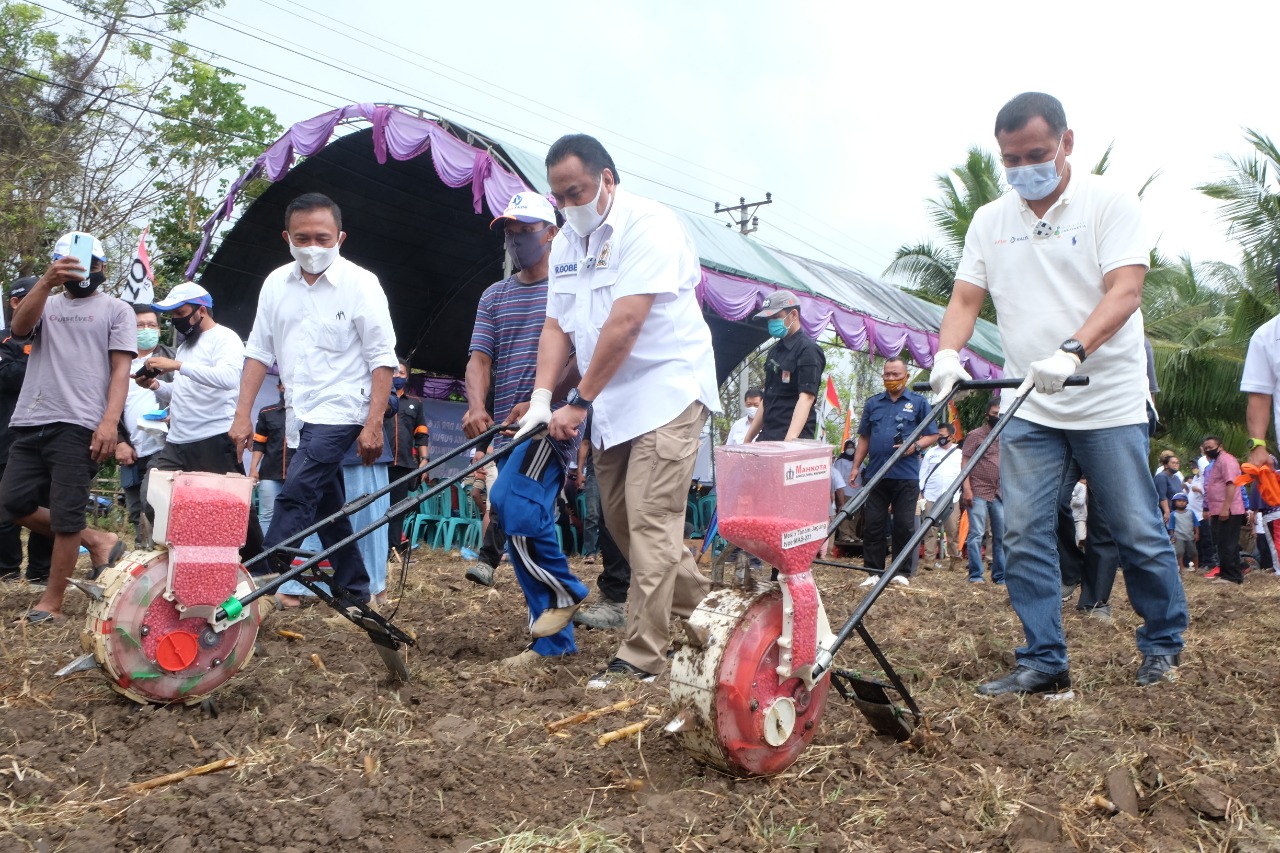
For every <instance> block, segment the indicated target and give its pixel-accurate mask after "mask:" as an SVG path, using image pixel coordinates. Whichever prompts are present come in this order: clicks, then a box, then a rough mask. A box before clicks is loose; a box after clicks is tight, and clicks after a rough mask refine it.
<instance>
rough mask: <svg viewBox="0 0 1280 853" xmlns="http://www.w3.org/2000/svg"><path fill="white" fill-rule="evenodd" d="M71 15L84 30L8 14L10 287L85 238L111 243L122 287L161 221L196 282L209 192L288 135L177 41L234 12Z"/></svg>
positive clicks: (0, 61)
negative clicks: (145, 234) (198, 239)
mask: <svg viewBox="0 0 1280 853" xmlns="http://www.w3.org/2000/svg"><path fill="white" fill-rule="evenodd" d="M71 5H72V6H74V7H75V8H76V9H77V10H78V11H79V13H80V15H81V20H80V21H79V22H78V23H72V24H68V20H67V19H65V18H60V17H59V18H56V19H46V18H45V17H44V13H43V10H42V9H41V8H39V7H37V6H34V5H31V4H26V3H20V2H0V113H2V114H3V116H2V117H0V191H3V192H4V193H5V197H6V206H5V208H4V210H3V212H2V213H0V217H3V219H0V226H2V227H0V276H3V278H4V279H5V280H11V279H12V278H14V277H15V276H16V275H19V274H28V273H32V272H38V271H40V270H42V269H43V268H44V266H45V264H47V262H48V251H49V246H50V244H51V243H52V241H53V240H54V239H55V238H56V237H57V235H58V234H59V233H61V232H63V231H66V230H70V229H72V228H76V229H80V230H84V231H90V232H92V233H94V234H95V235H97V236H98V237H99V238H100V239H102V241H103V243H104V244H105V246H106V249H107V254H108V257H109V258H110V259H111V260H112V262H113V263H112V264H111V266H110V267H109V272H114V273H115V275H116V277H117V281H116V283H115V284H116V286H117V287H118V286H119V284H120V281H121V280H122V278H123V275H124V272H125V270H126V267H127V261H128V258H129V257H130V256H131V255H132V253H133V250H134V247H135V246H136V244H137V239H138V232H139V231H140V229H141V226H142V225H143V224H144V223H146V222H147V221H150V220H155V222H156V228H155V229H153V232H159V235H158V236H159V237H160V240H159V241H158V245H157V248H158V250H159V251H158V252H156V253H155V254H156V255H157V256H158V257H159V258H160V260H161V262H162V263H163V264H164V265H165V266H162V272H164V273H165V274H166V275H168V274H169V273H170V266H171V267H172V269H181V268H185V265H186V258H189V256H190V253H191V251H192V250H193V249H194V245H193V244H192V243H191V241H190V239H189V234H190V231H191V228H190V223H191V222H192V221H199V219H200V218H201V217H202V215H207V213H208V211H209V202H208V201H207V196H208V194H209V192H210V191H211V190H213V189H216V188H217V185H218V183H219V182H220V181H223V180H225V178H226V175H228V174H230V173H232V172H233V171H235V170H238V169H240V168H243V167H244V166H246V165H247V164H248V163H249V162H251V161H252V157H253V156H255V155H256V154H257V153H258V150H260V148H261V146H262V145H264V144H266V143H267V142H270V141H271V139H273V138H274V136H275V135H277V134H278V133H279V127H278V125H277V124H276V122H275V119H274V116H272V115H271V114H270V113H269V112H267V111H266V110H263V109H261V108H257V107H249V106H247V105H246V104H245V103H244V101H243V99H242V97H241V87H240V86H239V85H238V84H236V83H234V82H231V81H229V80H227V79H226V78H227V72H225V71H223V70H220V69H215V68H213V67H212V66H209V65H207V64H206V63H204V62H203V61H202V60H200V58H199V57H196V56H194V55H192V54H191V52H190V51H189V50H187V49H186V48H185V47H182V46H181V45H180V44H179V43H177V42H176V41H173V39H172V34H173V33H176V32H178V31H180V30H181V29H182V27H183V25H184V24H185V22H186V20H187V19H188V18H189V16H190V15H192V14H196V13H198V12H200V11H202V10H204V9H207V8H212V7H217V6H219V5H221V0H188V2H179V3H174V2H169V0H106V2H79V1H77V2H72V3H71ZM69 26H70V27H75V29H68V27H69ZM168 43H172V44H174V45H175V46H174V47H172V48H170V47H163V48H162V47H157V46H156V45H159V44H168ZM171 240H172V245H169V243H170V241H171ZM184 256H185V257H184ZM109 287H110V285H109ZM162 289H163V288H162Z"/></svg>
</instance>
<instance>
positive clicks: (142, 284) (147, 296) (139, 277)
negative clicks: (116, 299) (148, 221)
mask: <svg viewBox="0 0 1280 853" xmlns="http://www.w3.org/2000/svg"><path fill="white" fill-rule="evenodd" d="M150 227H151V226H150V225H148V226H147V227H146V228H143V229H142V236H141V237H139V238H138V250H137V251H136V252H134V253H133V262H132V263H130V264H129V280H128V281H126V282H125V285H124V294H123V296H124V301H125V302H131V303H133V304H134V305H137V304H139V303H142V304H145V305H150V304H151V303H152V302H154V301H155V299H156V293H155V287H154V286H153V285H154V282H155V276H154V275H152V273H151V258H150V257H149V256H148V255H147V230H148V229H149V228H150Z"/></svg>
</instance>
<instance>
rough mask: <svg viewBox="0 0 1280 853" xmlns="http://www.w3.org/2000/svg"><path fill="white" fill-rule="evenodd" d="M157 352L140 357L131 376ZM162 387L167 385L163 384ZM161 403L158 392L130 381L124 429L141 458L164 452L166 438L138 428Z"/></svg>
mask: <svg viewBox="0 0 1280 853" xmlns="http://www.w3.org/2000/svg"><path fill="white" fill-rule="evenodd" d="M155 354H156V353H155V351H154V350H153V351H152V352H149V353H147V354H146V355H140V356H138V357H137V358H135V359H134V360H133V363H132V364H130V365H129V375H130V376H133V375H134V374H136V373H137V372H138V371H139V370H141V369H142V366H143V365H144V364H146V363H147V359H148V358H150V357H151V356H153V355H155ZM160 384H161V385H164V384H166V383H164V382H161V383H160ZM160 407H161V406H160V403H159V402H158V401H157V400H156V392H155V391H152V390H151V389H150V388H143V387H142V386H141V385H139V384H138V383H137V382H134V381H133V380H132V379H130V380H129V393H128V394H127V395H126V396H125V398H124V428H125V431H126V432H128V433H129V444H131V445H133V450H134V452H135V453H137V454H138V456H139V458H141V457H143V456H150V455H151V454H153V453H159V452H160V451H161V450H164V436H163V435H159V434H157V433H155V432H153V431H151V430H146V429H143V428H142V427H140V426H138V419H139V418H141V417H142V416H143V415H145V414H147V413H148V412H154V411H156V410H157V409H159V408H160Z"/></svg>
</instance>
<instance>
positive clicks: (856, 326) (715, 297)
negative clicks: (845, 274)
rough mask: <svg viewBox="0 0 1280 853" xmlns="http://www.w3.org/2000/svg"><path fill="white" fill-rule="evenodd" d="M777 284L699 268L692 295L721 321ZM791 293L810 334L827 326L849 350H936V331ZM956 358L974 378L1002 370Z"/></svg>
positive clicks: (919, 355)
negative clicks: (717, 315) (698, 279)
mask: <svg viewBox="0 0 1280 853" xmlns="http://www.w3.org/2000/svg"><path fill="white" fill-rule="evenodd" d="M779 289H780V288H778V287H777V286H776V285H772V284H765V283H764V282H759V281H752V280H751V279H746V278H741V277H739V276H736V275H730V274H729V273H724V272H719V271H717V270H713V269H710V268H708V267H703V268H702V281H701V282H700V283H699V284H698V288H697V295H698V302H699V304H701V305H703V306H704V307H710V308H711V310H712V311H714V312H716V313H717V314H719V315H720V316H721V317H724V318H725V319H726V320H745V319H747V318H748V317H750V316H751V315H752V314H754V313H755V312H756V311H758V310H759V308H760V305H761V304H762V303H763V302H764V300H765V297H766V296H768V295H769V294H770V293H772V292H773V291H775V290H779ZM796 298H797V299H799V300H800V322H801V325H802V327H803V328H804V330H805V332H806V333H807V334H808V335H809V336H810V337H812V338H816V337H817V336H818V334H819V333H820V332H822V331H823V330H824V329H826V328H827V326H831V327H833V328H834V329H835V332H836V335H837V336H839V338H840V340H841V341H843V342H844V344H845V346H847V347H849V348H850V349H852V350H856V351H859V352H874V353H875V354H876V355H880V356H886V357H887V356H892V355H901V354H902V352H903V350H906V352H907V353H908V354H909V355H910V358H911V360H912V361H914V362H915V363H916V364H919V365H921V366H922V367H930V366H932V365H933V354H934V353H935V352H936V351H937V349H938V334H937V333H936V332H931V331H924V330H920V329H911V328H908V327H906V326H904V325H902V324H901V323H892V322H890V321H888V320H882V319H879V318H876V317H870V316H868V315H866V314H860V313H859V312H858V311H856V310H854V309H851V308H845V307H844V306H841V305H836V304H835V303H834V302H831V301H830V300H828V299H824V298H823V297H820V296H812V295H810V294H807V293H796ZM960 361H961V362H962V363H963V364H964V365H965V367H966V368H967V369H968V370H969V373H970V374H972V375H973V377H974V378H975V379H991V378H993V377H999V376H1001V375H1002V374H1001V371H1000V368H999V367H998V366H997V365H995V364H992V363H991V362H990V361H988V360H987V359H985V358H983V357H982V356H980V355H978V354H977V353H975V352H973V351H972V350H969V349H965V350H963V351H962V352H961V353H960Z"/></svg>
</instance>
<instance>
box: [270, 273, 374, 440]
mask: <svg viewBox="0 0 1280 853" xmlns="http://www.w3.org/2000/svg"><path fill="white" fill-rule="evenodd" d="M395 346H396V333H395V330H394V329H393V328H392V326H391V314H390V312H389V310H388V309H387V296H386V294H385V293H383V292H382V286H381V285H380V284H379V283H378V277H377V276H376V275H374V274H373V273H371V272H369V271H368V270H366V269H364V268H362V267H359V266H356V265H355V264H353V263H351V262H350V261H348V260H347V259H346V258H343V257H341V256H339V257H338V259H337V260H335V261H334V262H333V264H332V266H330V267H329V269H327V270H325V271H324V272H323V273H321V275H320V277H319V278H318V279H316V283H315V284H313V285H308V284H307V282H306V281H305V280H304V279H303V278H302V272H301V269H300V268H299V266H298V264H297V263H296V262H295V263H291V264H287V265H285V266H283V267H280V268H279V269H277V270H275V271H273V272H272V273H271V274H270V275H268V276H267V279H266V281H264V282H263V283H262V292H261V293H260V294H259V295H258V313H257V316H256V317H254V320H253V331H252V332H251V333H250V334H249V343H248V345H247V346H246V347H245V355H246V356H247V357H249V358H252V359H255V360H257V361H260V362H262V363H263V364H265V365H267V366H268V367H270V366H271V364H272V362H276V363H278V364H279V365H280V381H282V382H283V383H284V387H285V388H286V389H287V391H288V395H289V401H290V404H291V405H292V407H293V409H294V411H295V413H296V414H297V417H298V420H300V421H301V422H302V423H308V424H335V425H342V424H346V425H356V424H363V423H364V422H365V420H366V419H367V418H368V415H369V391H370V386H371V385H372V382H373V379H372V376H371V374H372V373H373V371H374V369H376V368H379V367H389V368H391V369H392V370H395V368H396V363H397V361H396V354H395ZM384 402H385V401H384Z"/></svg>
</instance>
